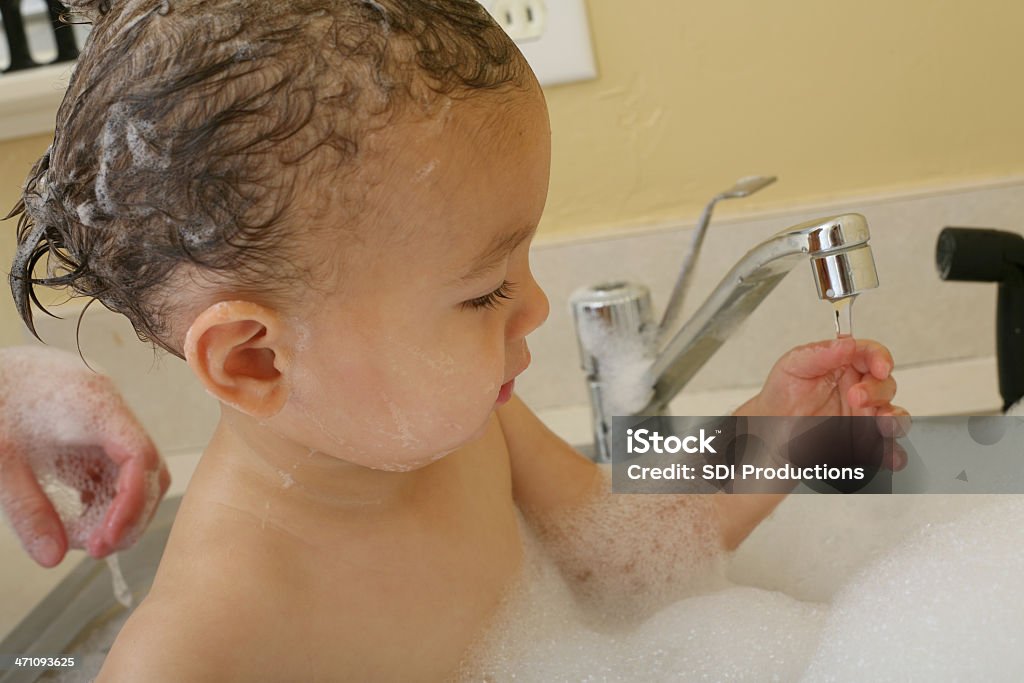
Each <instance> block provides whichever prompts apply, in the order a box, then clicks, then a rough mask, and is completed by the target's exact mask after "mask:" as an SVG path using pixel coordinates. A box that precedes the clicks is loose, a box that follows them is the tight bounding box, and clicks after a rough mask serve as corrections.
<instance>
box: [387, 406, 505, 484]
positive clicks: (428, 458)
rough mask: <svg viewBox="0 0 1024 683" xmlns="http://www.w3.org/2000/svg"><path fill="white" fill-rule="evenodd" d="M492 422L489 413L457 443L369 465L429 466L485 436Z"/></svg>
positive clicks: (406, 468) (389, 469)
mask: <svg viewBox="0 0 1024 683" xmlns="http://www.w3.org/2000/svg"><path fill="white" fill-rule="evenodd" d="M490 424H491V420H490V415H488V416H487V419H486V420H484V421H483V422H481V423H480V426H479V427H477V428H476V429H475V430H474V431H473V432H472V433H470V434H468V435H464V436H462V437H461V438H459V439H458V440H457V441H456V442H455V443H448V444H444V445H439V446H438V447H437V448H436V449H430V451H429V452H427V453H423V454H415V455H413V454H409V453H406V454H404V455H403V456H402V457H400V458H397V457H392V458H382V459H381V460H379V461H377V462H374V463H373V464H371V465H369V467H371V468H372V469H375V470H382V471H384V472H411V471H413V470H418V469H421V468H423V467H427V466H428V465H432V464H433V463H435V462H437V461H438V460H440V459H442V458H444V457H445V456H448V455H451V454H452V453H454V452H455V451H457V450H459V449H460V448H463V447H465V446H468V445H469V444H471V443H473V442H474V441H478V440H480V439H481V438H483V436H484V434H486V433H487V428H488V427H489V426H490Z"/></svg>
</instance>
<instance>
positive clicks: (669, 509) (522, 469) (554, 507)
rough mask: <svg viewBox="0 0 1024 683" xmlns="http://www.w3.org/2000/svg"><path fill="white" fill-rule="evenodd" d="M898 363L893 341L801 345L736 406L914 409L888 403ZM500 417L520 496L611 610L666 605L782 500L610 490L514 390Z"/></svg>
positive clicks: (587, 587) (765, 411)
mask: <svg viewBox="0 0 1024 683" xmlns="http://www.w3.org/2000/svg"><path fill="white" fill-rule="evenodd" d="M892 367H893V364H892V358H891V356H890V355H889V352H888V350H886V349H885V347H883V346H881V345H880V344H877V343H876V342H870V341H855V340H853V339H840V340H830V341H826V342H819V343H816V344H809V345H806V346H802V347H798V348H796V349H794V350H792V351H790V352H789V353H787V354H785V355H784V356H783V357H782V358H781V359H780V360H779V362H778V363H776V365H775V367H774V368H773V369H772V371H771V373H770V374H769V376H768V379H767V381H766V382H765V385H764V388H763V389H762V390H761V392H759V393H758V395H757V396H755V397H754V398H753V399H751V400H750V401H748V402H747V403H746V404H744V405H743V406H742V407H741V408H740V409H739V410H738V411H737V415H822V416H826V415H863V416H872V415H873V416H894V417H895V416H901V415H906V411H904V410H902V409H901V408H897V407H895V406H893V405H892V404H891V400H892V398H893V396H894V394H895V391H896V385H895V382H894V381H893V380H892V378H891V376H890V372H891V370H892ZM498 417H499V420H500V422H501V426H502V430H503V431H504V434H505V439H506V442H507V444H508V449H509V455H510V461H511V468H512V486H513V495H514V496H515V499H516V502H517V503H518V505H519V507H520V508H521V509H522V510H523V512H524V514H525V515H526V517H527V518H528V519H529V520H530V522H531V523H532V524H533V526H534V527H535V528H536V529H537V530H538V533H539V535H540V536H541V538H542V539H543V540H545V541H547V542H548V545H549V547H550V548H551V549H552V551H553V555H554V556H555V558H556V560H557V561H558V562H559V564H560V566H561V568H562V571H563V572H564V573H565V574H566V575H567V576H568V577H569V578H570V580H573V581H575V583H576V585H577V589H578V590H579V591H580V592H581V593H582V594H583V595H584V596H585V597H590V598H597V597H600V598H601V600H602V603H604V605H603V607H604V608H607V607H608V604H609V603H608V601H609V598H612V599H613V602H612V603H611V604H613V605H614V609H616V610H621V609H628V608H629V607H631V606H635V605H636V604H637V603H636V599H637V598H638V597H639V596H641V595H643V596H647V597H648V598H650V596H654V597H655V598H657V599H660V600H661V601H662V604H664V602H665V601H668V600H671V599H673V598H678V597H680V595H681V594H685V593H686V592H688V591H692V590H693V589H694V588H695V587H697V586H699V585H700V584H701V583H702V582H704V581H706V580H707V579H708V578H709V577H710V576H711V575H713V572H710V571H709V569H710V568H713V567H714V566H715V565H716V559H717V558H718V557H719V556H720V555H721V551H722V550H723V549H730V550H731V549H733V548H735V547H736V546H738V545H739V544H740V543H741V542H742V541H743V539H744V538H746V537H747V535H749V534H750V532H751V531H752V530H753V529H754V528H755V527H756V526H757V524H758V523H759V522H760V521H761V520H763V519H764V518H765V517H766V516H767V515H768V514H770V513H771V511H772V510H773V509H774V508H775V507H776V506H777V505H778V504H779V503H780V502H781V500H782V499H783V498H784V495H783V494H757V495H755V494H745V495H738V494H732V495H725V494H721V495H719V494H715V495H676V496H662V495H653V494H646V495H624V494H615V495H613V494H611V493H610V486H609V482H608V479H607V476H606V474H605V472H604V471H603V470H602V469H601V468H599V467H597V466H596V465H594V464H593V463H591V462H590V461H588V460H587V459H586V458H584V457H583V456H582V455H580V454H579V453H577V452H576V451H575V450H574V449H573V448H572V447H570V446H569V445H568V444H566V443H565V442H564V441H562V440H561V439H560V438H558V437H557V436H556V435H555V434H553V433H552V432H551V431H550V430H549V429H548V428H547V427H545V426H544V425H543V424H542V423H541V422H540V420H539V419H537V417H536V416H535V415H534V414H533V413H532V412H531V411H530V410H529V409H528V408H527V407H526V406H525V405H524V404H523V403H522V402H521V401H519V400H518V399H517V398H513V400H512V401H510V402H509V403H508V404H507V405H506V406H504V407H503V408H501V409H500V410H499V411H498ZM892 464H893V466H894V467H896V468H898V467H899V466H900V465H901V463H892ZM615 598H618V599H619V600H618V604H615V602H616V601H615ZM650 606H652V607H655V606H656V605H650Z"/></svg>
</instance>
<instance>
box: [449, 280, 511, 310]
mask: <svg viewBox="0 0 1024 683" xmlns="http://www.w3.org/2000/svg"><path fill="white" fill-rule="evenodd" d="M515 291H516V285H515V283H514V282H509V281H508V280H505V281H504V282H502V283H501V286H500V287H498V288H497V289H496V290H494V291H493V292H490V293H488V294H484V295H483V296H478V297H477V298H475V299H470V300H469V301H463V302H462V303H461V304H460V306H461V307H462V308H464V309H471V310H477V309H481V308H487V309H495V308H497V307H498V305H499V304H500V303H501V301H502V300H503V299H505V300H507V299H511V298H512V294H513V293H514V292H515Z"/></svg>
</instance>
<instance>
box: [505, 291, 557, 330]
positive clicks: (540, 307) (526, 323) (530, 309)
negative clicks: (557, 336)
mask: <svg viewBox="0 0 1024 683" xmlns="http://www.w3.org/2000/svg"><path fill="white" fill-rule="evenodd" d="M520 302H521V303H520V308H519V310H518V311H516V315H515V317H514V318H513V319H512V320H511V321H510V325H509V329H508V334H509V337H512V338H521V337H525V336H526V335H528V334H530V333H531V332H533V331H534V330H535V329H537V328H538V327H540V326H541V325H542V324H543V323H544V321H545V320H547V319H548V313H550V312H551V305H550V303H549V302H548V297H547V295H546V294H544V290H543V289H541V288H540V285H538V284H537V281H536V280H535V279H534V278H533V277H532V276H531V277H530V278H529V282H528V283H526V286H525V287H524V288H523V290H522V295H521V299H520Z"/></svg>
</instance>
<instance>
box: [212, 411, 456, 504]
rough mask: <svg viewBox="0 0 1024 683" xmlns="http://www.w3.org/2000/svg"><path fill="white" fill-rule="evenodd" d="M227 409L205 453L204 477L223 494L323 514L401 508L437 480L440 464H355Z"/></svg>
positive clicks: (441, 465) (442, 467)
mask: <svg viewBox="0 0 1024 683" xmlns="http://www.w3.org/2000/svg"><path fill="white" fill-rule="evenodd" d="M228 410H229V409H226V410H225V412H224V414H223V415H222V418H221V420H220V423H219V425H218V427H217V431H216V432H215V434H214V437H213V439H212V440H211V441H210V444H209V446H208V447H207V449H206V452H205V453H204V456H203V460H204V463H206V465H205V467H204V469H206V474H207V476H209V477H211V478H213V479H214V480H220V481H221V483H222V484H224V486H225V490H232V489H236V487H240V489H238V490H240V491H242V492H243V493H244V494H245V495H246V497H247V498H251V497H253V496H251V494H252V493H255V492H259V493H260V494H262V495H270V496H271V497H273V498H287V499H289V500H291V501H293V502H295V503H301V504H302V505H303V506H304V507H309V506H312V507H313V508H316V509H319V510H321V511H322V510H324V509H325V508H329V509H334V510H343V509H352V508H366V510H367V511H369V510H372V509H379V510H382V511H383V510H395V509H397V508H402V507H405V506H407V505H408V504H409V502H410V501H411V500H412V499H414V498H415V497H416V495H415V493H416V492H417V491H418V490H420V489H421V488H422V486H423V485H424V484H425V483H426V482H428V481H430V480H434V479H436V478H437V476H438V475H439V474H440V472H439V470H441V469H445V467H444V465H443V464H442V463H443V461H442V462H438V463H433V464H432V465H429V466H426V467H423V468H420V469H418V470H413V471H409V472H388V471H384V470H374V469H370V468H368V467H363V466H360V465H355V464H353V463H351V462H348V461H347V460H345V459H344V458H343V457H339V456H338V455H337V454H326V453H323V452H320V451H317V450H316V449H315V448H311V447H310V446H308V445H306V444H303V443H299V442H296V441H293V440H291V439H288V438H286V437H283V436H281V435H280V434H278V433H276V432H275V431H274V430H273V429H272V428H270V427H269V426H267V425H266V424H264V423H260V422H258V421H256V420H254V419H252V418H249V417H247V416H244V415H239V414H237V413H234V414H231V413H229V412H228Z"/></svg>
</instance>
